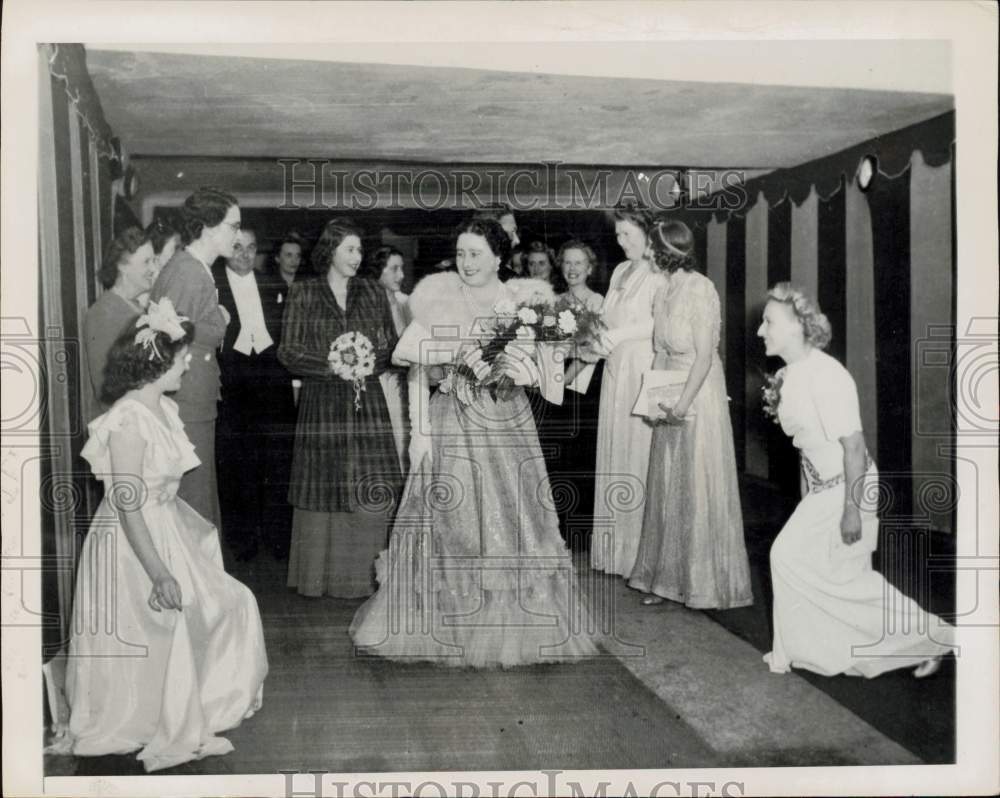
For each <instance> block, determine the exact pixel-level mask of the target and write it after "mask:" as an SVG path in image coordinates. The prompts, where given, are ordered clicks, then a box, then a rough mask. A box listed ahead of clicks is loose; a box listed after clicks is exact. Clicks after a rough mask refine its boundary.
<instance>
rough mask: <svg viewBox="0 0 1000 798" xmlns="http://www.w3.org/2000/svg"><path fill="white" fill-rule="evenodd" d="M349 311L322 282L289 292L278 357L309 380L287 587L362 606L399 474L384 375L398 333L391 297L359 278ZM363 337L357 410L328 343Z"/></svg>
mask: <svg viewBox="0 0 1000 798" xmlns="http://www.w3.org/2000/svg"><path fill="white" fill-rule="evenodd" d="M346 303H347V306H346V307H345V308H342V307H341V306H340V304H339V302H338V301H337V299H336V297H335V296H334V295H333V290H332V289H331V288H330V284H329V282H327V280H326V278H325V277H320V278H315V279H311V280H302V281H300V282H296V283H293V284H292V288H291V291H290V292H289V294H288V304H287V306H286V307H285V332H284V336H283V337H282V339H281V346H279V347H278V359H279V360H280V361H281V362H282V363H283V364H284V365H285V368H287V369H288V371H289V372H291V374H292V375H294V376H295V377H297V378H299V379H301V380H302V389H301V391H300V393H299V408H298V421H297V424H296V427H295V452H294V455H293V458H292V472H291V479H290V485H289V489H288V501H289V503H290V504H291V505H292V506H293V507H294V508H295V510H294V513H293V516H292V519H293V520H292V540H291V550H290V552H289V555H288V586H289V587H294V588H296V589H297V590H298V592H299V593H300V594H301V595H304V596H313V597H318V596H322V595H327V596H334V597H336V598H360V597H363V596H370V595H371V594H372V593H374V592H375V569H374V563H375V558H376V557H377V556H378V553H379V552H380V551H382V549H384V548H385V542H386V540H387V538H388V533H389V522H390V520H391V519H392V513H393V510H394V509H395V505H396V497H397V496H398V494H399V488H400V483H401V482H402V474H401V472H400V469H399V457H398V456H397V454H396V445H395V442H394V438H393V430H392V423H391V421H390V419H389V410H388V408H387V407H386V400H385V393H384V392H383V390H382V383H381V382H380V381H379V376H380V375H381V374H382V372H383V371H385V370H386V369H387V368H388V367H389V358H390V357H391V355H392V348H393V347H394V346H395V344H396V330H395V328H394V327H393V323H392V315H391V312H390V310H389V301H388V299H387V298H386V295H385V289H383V288H382V286H381V285H379V284H378V283H376V282H375V281H374V280H366V279H363V278H360V277H352V278H351V279H350V281H349V282H348V284H347V295H346ZM348 332H359V333H362V334H363V335H365V336H366V337H367V338H368V340H369V341H371V344H372V347H373V348H374V350H375V370H374V373H373V374H371V375H370V376H369V377H368V378H367V379H366V380H365V389H364V390H363V391H362V392H361V396H360V402H359V405H360V406H358V407H355V393H354V387H353V385H352V384H351V383H350V382H348V381H347V380H344V379H341V378H340V377H338V376H336V375H335V374H334V373H333V372H332V371H331V370H330V364H329V361H328V360H327V357H328V355H329V352H330V344H331V343H333V342H334V341H335V340H336V339H337V338H338V337H340V336H341V335H343V334H344V333H348Z"/></svg>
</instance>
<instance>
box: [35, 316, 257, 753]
mask: <svg viewBox="0 0 1000 798" xmlns="http://www.w3.org/2000/svg"><path fill="white" fill-rule="evenodd" d="M168 306H169V301H168V300H163V302H162V303H160V305H159V306H157V305H155V304H151V306H150V308H149V310H148V312H147V313H148V315H146V316H143V317H141V318H140V319H139V322H140V324H143V326H144V327H147V329H145V330H144V331H143V332H142V333H141V334H140V335H139V337H137V333H136V328H135V327H132V328H131V329H129V330H127V331H126V332H125V333H124V334H123V335H122V336H121V337H120V338H119V339H118V340H117V341H116V342H115V344H114V345H113V346H112V348H111V352H110V354H109V355H108V365H107V369H106V372H105V375H106V376H105V380H104V385H103V395H104V397H105V399H106V400H107V401H108V402H111V403H112V406H111V409H110V410H109V411H108V412H107V413H105V414H103V415H102V416H100V417H98V418H97V419H95V420H94V421H92V422H91V423H90V425H89V433H90V437H89V439H88V441H87V444H86V446H84V447H83V451H82V452H81V456H82V457H83V458H84V459H85V460H87V462H89V463H90V465H91V468H92V469H93V471H94V475H95V476H96V477H98V478H99V479H100V480H101V481H102V482H104V486H105V496H104V501H103V502H102V503H101V505H100V507H99V508H98V510H97V513H96V515H95V516H94V520H93V523H92V524H91V527H90V531H89V532H88V534H87V538H86V540H85V541H84V544H83V550H82V552H81V554H80V565H79V568H78V570H77V580H76V592H75V598H74V601H73V623H72V626H71V628H72V630H73V632H72V637H71V639H70V648H69V658H68V664H67V671H66V695H67V699H68V702H69V705H70V720H69V727H68V729H67V730H65V734H64V736H63V737H62V738H61V739H60V740H59V741H58V742H57V743H56V744H55V746H54V748H53V752H54V753H66V754H70V753H72V754H74V755H76V756H101V755H105V754H125V753H129V752H133V751H136V750H138V749H141V751H140V753H139V754H138V757H137V758H138V759H139V760H140V761H141V762H142V763H143V765H144V767H145V769H146V770H148V771H153V770H161V769H163V768H168V767H173V766H175V765H179V764H181V763H182V762H187V761H189V760H192V759H200V758H202V757H205V756H212V755H219V754H225V753H228V752H229V751H232V750H233V746H232V744H231V743H230V742H229V741H228V740H226V739H225V738H223V737H219V736H217V735H218V733H219V732H222V731H225V730H226V729H232V728H234V727H236V726H238V725H240V723H241V722H242V721H243V720H244V719H246V718H248V717H250V716H251V715H252V714H254V712H256V711H257V710H258V709H259V708H260V707H261V704H262V697H263V683H264V678H265V677H266V675H267V671H268V664H267V654H266V652H265V649H264V635H263V629H262V627H261V621H260V614H259V612H258V609H257V602H256V600H255V599H254V596H253V593H251V592H250V590H249V589H248V588H247V587H246V586H245V585H243V584H241V583H240V582H238V581H237V580H236V579H234V578H233V577H231V576H229V575H228V574H227V573H226V572H225V570H224V568H223V565H222V553H221V549H220V546H219V533H218V530H217V529H216V527H215V526H214V525H213V524H212V523H210V522H209V521H208V520H206V519H205V518H204V517H202V516H201V515H199V514H198V513H197V512H196V511H195V510H194V508H192V507H191V506H190V505H189V504H188V503H187V502H185V501H184V500H183V499H181V498H180V497H179V496H178V495H177V488H178V486H179V484H180V479H181V475H182V474H184V473H185V472H186V471H189V470H191V469H192V468H194V467H196V466H197V465H198V463H199V460H198V457H197V455H196V454H195V450H194V446H192V444H191V442H190V440H189V439H188V437H187V435H185V433H184V425H183V423H182V422H181V419H180V417H179V415H178V412H177V405H176V403H175V402H174V401H173V400H172V399H170V398H168V397H166V396H164V393H165V392H171V391H176V390H177V389H178V388H179V387H180V384H181V381H182V378H183V376H184V373H185V372H186V371H187V370H188V364H189V362H190V359H191V355H190V350H189V345H190V343H191V340H192V338H193V335H194V329H193V327H192V325H191V324H190V323H188V322H186V321H184V322H183V323H182V320H181V319H179V318H178V317H177V316H176V315H174V312H173V309H172V307H168ZM147 322H148V323H147ZM143 336H146V337H145V338H144V337H143Z"/></svg>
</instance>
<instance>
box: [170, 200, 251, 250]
mask: <svg viewBox="0 0 1000 798" xmlns="http://www.w3.org/2000/svg"><path fill="white" fill-rule="evenodd" d="M234 205H237V206H238V205H239V202H237V200H236V197H234V196H233V195H232V194H229V193H228V192H226V191H223V190H222V189H221V188H213V187H211V186H203V187H202V188H199V189H198V190H197V191H196V192H194V194H192V195H191V196H190V197H188V198H187V199H186V200H184V204H183V205H182V206H181V209H180V216H181V225H180V227H181V230H180V233H181V241H182V242H183V243H184V244H185V245H187V244H190V243H191V242H192V241H197V240H198V239H199V238H201V232H202V230H204V229H205V228H206V227H218V226H219V225H220V224H222V220H223V219H225V218H226V214H227V213H228V212H229V209H230V208H232V207H233V206H234Z"/></svg>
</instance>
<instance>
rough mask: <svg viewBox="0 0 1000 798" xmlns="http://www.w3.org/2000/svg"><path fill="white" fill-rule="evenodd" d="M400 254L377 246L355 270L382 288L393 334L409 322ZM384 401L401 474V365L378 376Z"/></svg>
mask: <svg viewBox="0 0 1000 798" xmlns="http://www.w3.org/2000/svg"><path fill="white" fill-rule="evenodd" d="M403 265H404V260H403V253H402V252H400V251H399V250H398V249H396V248H395V247H379V248H378V249H377V250H375V252H374V253H373V254H372V257H371V258H370V259H369V260H366V261H365V263H364V264H363V265H362V267H361V270H360V271H359V272H358V275H359V276H362V277H367V278H368V279H369V280H374V281H375V282H377V283H378V284H379V285H381V286H382V288H383V289H385V298H386V299H387V300H388V301H389V311H390V312H391V313H392V324H393V326H394V327H395V328H396V335H402V334H403V330H404V329H406V325H407V324H409V323H410V311H409V308H408V307H407V300H408V299H409V297H408V296H407V295H406V294H404V293H403V292H402V291H401V290H400V289H401V288H402V287H403V279H404V277H405V276H406V273H405V272H404V270H403ZM379 382H381V383H382V392H383V393H384V394H385V403H386V405H387V406H388V408H389V421H390V422H391V423H392V434H393V438H394V439H395V441H396V455H397V456H398V457H399V468H400V470H401V471H402V473H404V474H405V473H406V472H407V471H408V470H409V463H408V462H407V457H406V447H407V445H408V443H409V438H410V431H409V411H408V410H407V407H406V370H405V369H404V368H402V367H398V366H397V367H393V368H388V369H386V370H385V371H383V372H382V374H381V376H380V377H379Z"/></svg>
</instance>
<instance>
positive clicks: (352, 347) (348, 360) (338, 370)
mask: <svg viewBox="0 0 1000 798" xmlns="http://www.w3.org/2000/svg"><path fill="white" fill-rule="evenodd" d="M327 360H328V361H329V362H330V371H332V372H333V373H334V374H335V375H336V376H338V377H340V378H341V379H342V380H347V382H349V383H351V384H353V386H354V410H355V412H357V411H359V410H360V409H361V392H362V391H363V390H365V380H366V379H367V378H368V377H370V376H371V375H372V374H374V373H375V347H373V346H372V342H371V341H370V340H368V338H367V337H366V336H364V335H362V334H361V333H358V332H347V333H344V334H343V335H341V336H338V337H337V339H336V340H335V341H334V342H333V343H332V344H330V354H329V355H328V356H327Z"/></svg>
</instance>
